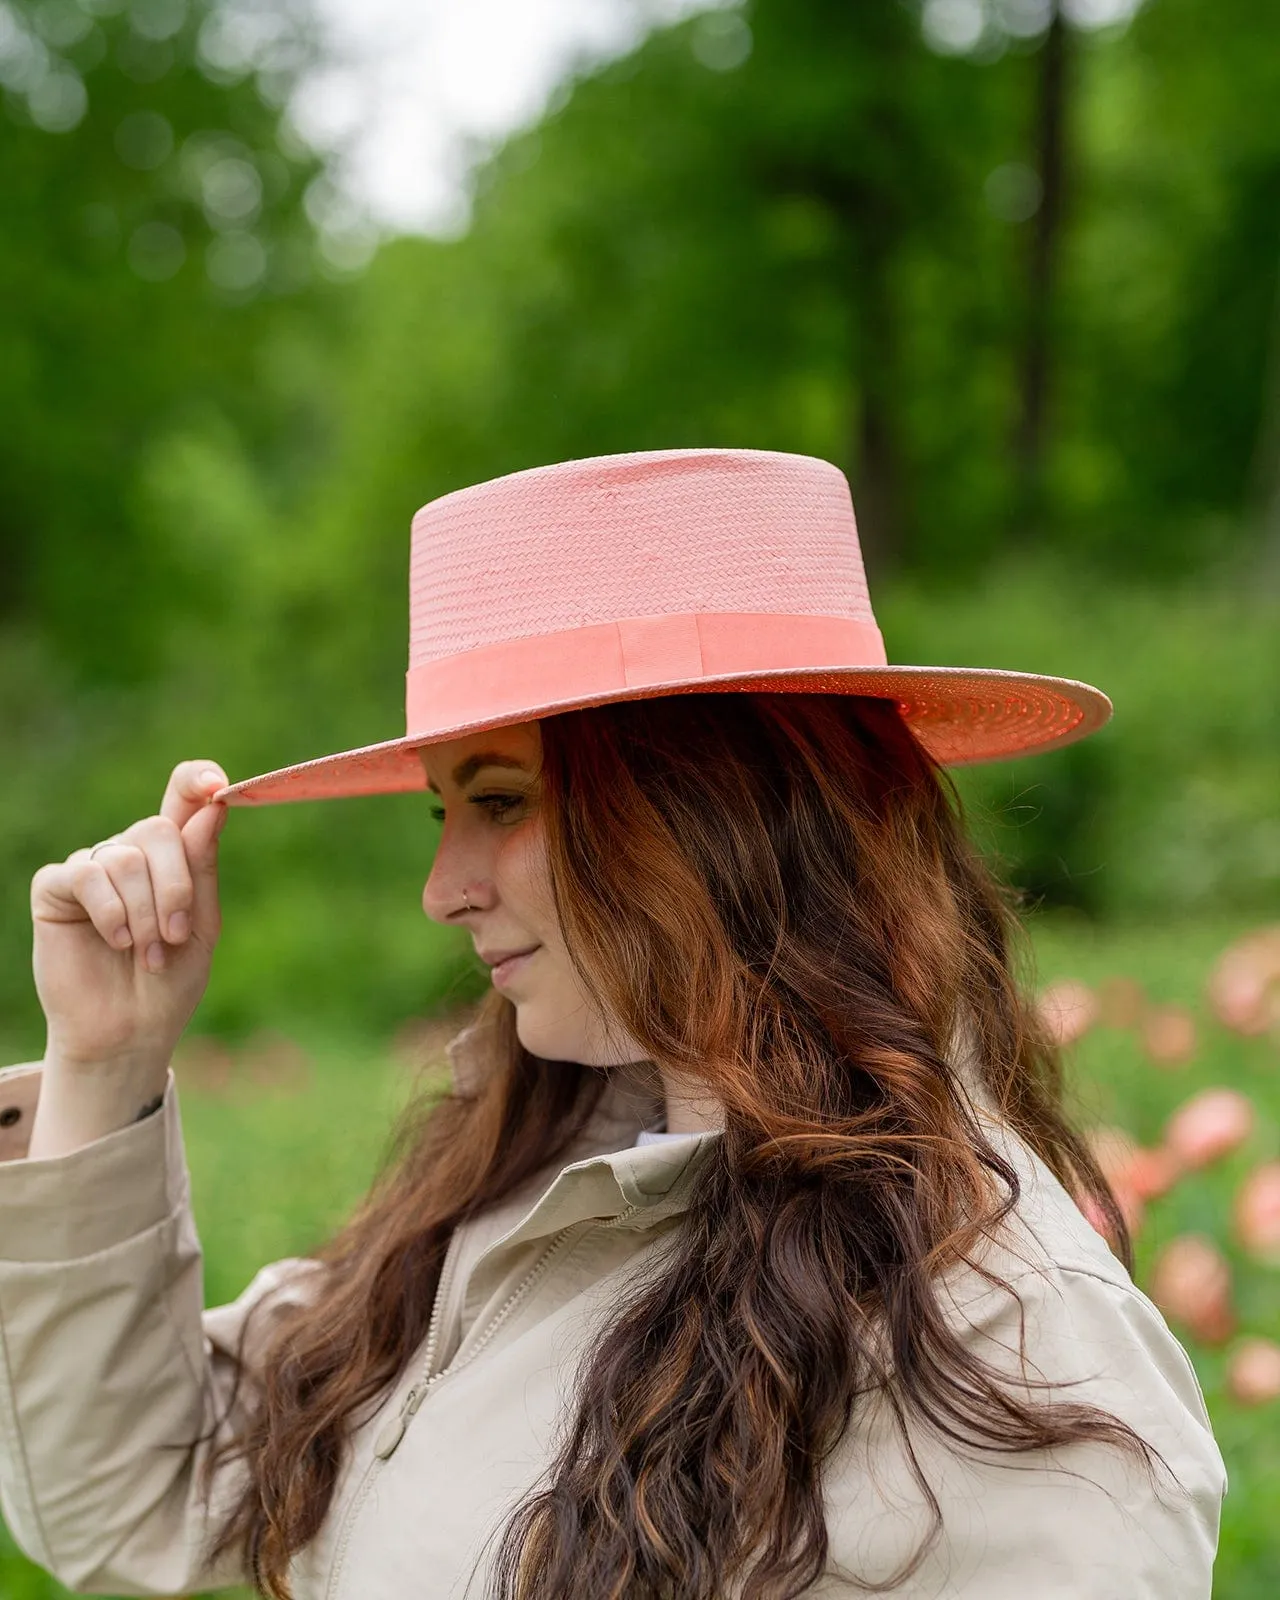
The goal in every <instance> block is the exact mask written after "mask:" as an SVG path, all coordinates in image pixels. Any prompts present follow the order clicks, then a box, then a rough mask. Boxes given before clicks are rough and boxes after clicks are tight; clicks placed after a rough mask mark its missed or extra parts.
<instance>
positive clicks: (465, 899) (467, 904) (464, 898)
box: [462, 889, 475, 911]
mask: <svg viewBox="0 0 1280 1600" xmlns="http://www.w3.org/2000/svg"><path fill="white" fill-rule="evenodd" d="M462 903H463V905H464V906H465V907H466V908H467V910H468V911H474V910H475V907H474V906H473V905H472V904H471V896H470V895H469V894H468V893H467V891H466V890H465V889H464V890H463V891H462Z"/></svg>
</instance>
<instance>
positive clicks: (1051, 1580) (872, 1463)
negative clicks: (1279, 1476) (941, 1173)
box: [815, 1128, 1226, 1600]
mask: <svg viewBox="0 0 1280 1600" xmlns="http://www.w3.org/2000/svg"><path fill="white" fill-rule="evenodd" d="M992 1137H993V1141H994V1142H996V1143H997V1144H998V1145H999V1146H1001V1147H1002V1148H1003V1151H1004V1153H1005V1154H1006V1155H1007V1156H1008V1158H1009V1160H1010V1162H1011V1164H1012V1165H1013V1167H1014V1169H1015V1171H1016V1172H1017V1174H1018V1180H1019V1186H1020V1193H1019V1196H1018V1200H1017V1203H1016V1205H1015V1206H1014V1209H1013V1211H1012V1213H1011V1215H1010V1216H1009V1217H1008V1218H1007V1219H1006V1220H1005V1222H1004V1223H1003V1224H1002V1225H1001V1226H1000V1227H999V1228H997V1229H995V1230H993V1232H992V1234H991V1235H990V1236H989V1237H987V1238H985V1239H984V1240H983V1241H982V1244H981V1247H980V1248H979V1249H978V1250H976V1251H974V1252H973V1255H972V1258H971V1259H970V1260H969V1261H967V1262H962V1263H959V1264H958V1265H956V1266H954V1267H952V1268H950V1269H948V1270H947V1271H946V1272H944V1273H943V1274H942V1275H941V1277H940V1279H939V1301H940V1307H941V1310H942V1313H943V1315H944V1317H945V1318H946V1320H947V1322H948V1324H949V1325H950V1327H951V1329H952V1331H953V1332H954V1333H955V1335H956V1337H957V1338H959V1340H960V1341H961V1342H962V1343H963V1345H964V1346H965V1348H966V1351H967V1352H968V1353H969V1354H970V1355H971V1356H974V1357H976V1358H977V1359H978V1360H979V1361H981V1362H982V1363H983V1364H984V1366H985V1367H986V1368H987V1369H988V1371H989V1372H991V1373H992V1375H993V1376H996V1377H997V1378H998V1380H999V1381H1000V1383H1001V1386H1002V1387H1005V1388H1006V1389H1007V1390H1008V1391H1010V1392H1011V1393H1012V1396H1013V1397H1014V1398H1015V1399H1016V1400H1018V1401H1019V1402H1020V1403H1021V1404H1023V1405H1028V1404H1029V1405H1032V1406H1040V1405H1055V1404H1076V1405H1080V1404H1084V1405H1089V1406H1094V1407H1097V1408H1099V1409H1100V1410H1102V1411H1105V1412H1107V1413H1109V1414H1110V1415H1111V1416H1112V1417H1115V1418H1118V1419H1119V1420H1120V1421H1121V1422H1123V1423H1126V1424H1127V1425H1128V1426H1129V1427H1130V1428H1131V1429H1133V1430H1134V1432H1136V1433H1137V1434H1138V1435H1139V1436H1140V1437H1141V1438H1142V1439H1143V1440H1145V1441H1146V1443H1147V1444H1148V1445H1150V1446H1152V1447H1153V1448H1154V1449H1155V1450H1156V1451H1157V1452H1158V1453H1159V1456H1160V1458H1161V1460H1162V1462H1163V1463H1164V1465H1163V1467H1162V1466H1161V1465H1160V1464H1159V1463H1157V1464H1156V1467H1155V1470H1154V1472H1152V1473H1149V1472H1148V1471H1147V1470H1146V1469H1145V1467H1144V1466H1143V1464H1142V1462H1141V1461H1140V1460H1139V1459H1137V1458H1136V1457H1135V1456H1134V1455H1132V1454H1130V1453H1127V1452H1123V1451H1121V1450H1119V1449H1118V1448H1116V1447H1114V1446H1107V1445H1104V1444H1101V1443H1093V1442H1090V1443H1080V1444H1077V1445H1072V1446H1070V1447H1069V1448H1064V1447H1057V1448H1055V1449H1053V1450H1042V1449H1036V1450H1032V1451H1027V1452H1020V1453H1017V1454H1010V1453H1008V1452H1004V1451H992V1450H987V1449H984V1448H982V1447H980V1446H978V1445H965V1444H963V1443H961V1442H959V1441H958V1439H957V1438H956V1437H955V1436H953V1435H950V1434H949V1433H948V1432H946V1431H944V1430H942V1429H940V1428H937V1427H933V1426H930V1425H926V1424H925V1423H924V1422H923V1421H922V1419H921V1418H920V1417H919V1416H918V1415H916V1414H915V1413H914V1412H911V1411H908V1412H907V1413H906V1414H905V1416H902V1417H899V1416H898V1414H897V1413H896V1410H895V1408H894V1407H893V1406H892V1405H890V1404H887V1403H884V1402H883V1401H882V1400H880V1399H877V1400H875V1401H874V1402H872V1403H870V1404H869V1405H868V1406H867V1407H866V1409H865V1411H864V1412H863V1414H862V1417H861V1422H860V1425H859V1426H857V1427H855V1428H854V1429H852V1430H851V1431H850V1434H849V1436H848V1437H847V1438H846V1439H845V1440H844V1441H842V1444H841V1447H840V1449H839V1450H838V1451H837V1453H836V1455H835V1458H834V1460H833V1462H832V1464H831V1468H830V1473H829V1477H828V1479H827V1486H826V1499H827V1507H828V1523H829V1528H830V1532H831V1551H832V1560H833V1570H834V1571H836V1572H840V1573H842V1574H848V1573H856V1574H858V1575H860V1576H861V1577H862V1578H863V1579H872V1580H875V1581H880V1582H885V1583H889V1584H892V1582H893V1574H895V1573H897V1572H900V1571H901V1568H902V1565H903V1563H904V1562H905V1561H907V1560H908V1559H909V1558H910V1556H911V1554H912V1552H913V1551H915V1550H917V1549H919V1548H920V1546H921V1545H922V1543H923V1544H924V1545H925V1547H926V1550H925V1554H924V1556H923V1558H922V1563H921V1565H920V1566H919V1567H918V1568H917V1569H916V1571H915V1574H914V1576H913V1578H912V1580H911V1582H910V1583H909V1584H908V1585H906V1586H905V1589H904V1590H903V1591H902V1592H907V1591H909V1592H910V1593H912V1594H919V1595H921V1596H922V1597H923V1596H929V1597H931V1600H932V1597H938V1600H941V1597H944V1596H945V1597H947V1600H1023V1597H1024V1596H1025V1595H1027V1594H1032V1593H1034V1594H1035V1595H1036V1596H1037V1597H1038V1600H1079V1597H1080V1596H1083V1595H1088V1596H1089V1597H1090V1600H1207V1596H1208V1595H1209V1592H1210V1586H1211V1572H1212V1566H1213V1558H1214V1552H1215V1549H1216V1545H1217V1532H1218V1519H1219V1515H1220V1509H1221V1502H1222V1496H1223V1493H1224V1491H1225V1487H1226V1477H1225V1472H1224V1469H1223V1465H1222V1458H1221V1455H1220V1454H1219V1451H1218V1447H1217V1445H1216V1443H1215V1442H1214V1438H1213V1434H1212V1430H1211V1428H1210V1424H1209V1418H1208V1415H1207V1413H1206V1411H1205V1406H1204V1399H1203V1396H1202V1394H1201V1391H1200V1385H1199V1382H1198V1381H1197V1378H1196V1375H1195V1371H1194V1369H1193V1368H1192V1366H1191V1362H1190V1360H1189V1359H1188V1357H1187V1355H1186V1353H1185V1351H1184V1350H1183V1349H1182V1347H1181V1345H1180V1344H1179V1343H1178V1341H1177V1340H1176V1339H1175V1338H1174V1336H1173V1334H1172V1333H1171V1332H1170V1330H1169V1329H1168V1327H1167V1326H1166V1325H1165V1322H1164V1319H1163V1318H1162V1317H1161V1315H1160V1312H1159V1311H1158V1310H1157V1308H1156V1307H1155V1306H1154V1305H1153V1304H1152V1303H1151V1301H1150V1300H1149V1299H1148V1298H1147V1297H1146V1295H1144V1294H1143V1293H1142V1291H1141V1290H1140V1289H1139V1288H1138V1287H1137V1286H1136V1285H1135V1284H1134V1282H1133V1280H1132V1278H1131V1277H1130V1276H1129V1274H1128V1273H1127V1272H1126V1270H1125V1268H1124V1266H1123V1264H1122V1263H1121V1262H1120V1261H1118V1260H1117V1259H1116V1258H1115V1256H1113V1255H1112V1253H1111V1251H1110V1250H1109V1248H1108V1247H1107V1245H1106V1243H1105V1242H1104V1241H1103V1240H1102V1239H1101V1238H1100V1237H1099V1236H1098V1235H1097V1234H1096V1233H1095V1232H1094V1231H1093V1229H1092V1228H1091V1227H1090V1225H1089V1223H1088V1222H1087V1221H1086V1220H1085V1218H1084V1216H1083V1215H1082V1214H1081V1213H1080V1211H1079V1210H1078V1208H1077V1207H1076V1205H1075V1203H1074V1202H1073V1201H1072V1199H1071V1197H1070V1195H1069V1194H1068V1193H1067V1192H1066V1190H1065V1189H1064V1188H1063V1187H1062V1185H1061V1184H1060V1183H1059V1182H1058V1180H1057V1178H1055V1177H1054V1175H1053V1173H1052V1172H1051V1171H1050V1170H1049V1169H1048V1167H1046V1166H1045V1164H1044V1163H1043V1162H1042V1161H1041V1160H1040V1159H1039V1158H1038V1157H1037V1156H1036V1155H1035V1153H1034V1152H1033V1151H1032V1150H1031V1149H1030V1148H1028V1147H1027V1146H1026V1145H1025V1144H1024V1143H1023V1141H1022V1140H1020V1139H1019V1138H1018V1137H1017V1135H1016V1134H1013V1133H1012V1132H1011V1131H1009V1130H1008V1129H1004V1128H998V1129H993V1130H992ZM903 1421H905V1422H906V1426H907V1436H908V1438H909V1440H910V1444H909V1446H908V1445H907V1444H906V1443H905V1442H904V1439H903V1436H902V1434H901V1431H900V1430H901V1423H902V1422H903ZM1166 1468H1167V1471H1166V1470H1165V1469H1166ZM917 1469H918V1470H919V1471H920V1472H921V1473H922V1474H923V1477H924V1479H925V1481H926V1482H927V1483H928V1486H929V1490H930V1492H931V1494H932V1495H933V1497H934V1501H935V1503H936V1506H937V1510H938V1513H939V1515H940V1517H941V1537H940V1538H939V1539H938V1540H937V1541H936V1542H935V1543H930V1542H929V1534H930V1529H931V1513H930V1505H929V1502H928V1501H927V1500H926V1499H925V1498H924V1496H923V1495H922V1493H921V1488H920V1483H919V1480H918V1479H917V1477H916V1476H915V1473H916V1470H917ZM849 1592H850V1591H849V1589H848V1586H847V1578H846V1577H842V1578H841V1579H840V1580H839V1581H836V1582H834V1583H833V1584H832V1585H831V1586H830V1587H829V1588H825V1589H824V1588H822V1587H821V1586H819V1588H818V1589H817V1590H816V1591H815V1593H817V1594H823V1595H825V1594H828V1593H830V1594H832V1595H837V1594H838V1595H841V1596H843V1595H845V1594H847V1593H849ZM895 1592H897V1591H895Z"/></svg>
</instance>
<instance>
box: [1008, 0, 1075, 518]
mask: <svg viewBox="0 0 1280 1600" xmlns="http://www.w3.org/2000/svg"><path fill="white" fill-rule="evenodd" d="M1068 54H1069V40H1068V33H1067V25H1066V22H1065V21H1064V19H1063V15H1062V9H1061V6H1060V5H1057V4H1055V5H1054V8H1053V20H1052V22H1051V23H1050V25H1049V31H1048V33H1047V34H1046V36H1045V41H1044V44H1043V45H1042V46H1041V49H1040V53H1039V57H1038V61H1039V69H1040V70H1039V76H1038V81H1037V94H1036V134H1035V142H1036V171H1037V174H1038V176H1039V178H1040V185H1041V195H1040V206H1039V209H1038V210H1037V211H1036V214H1035V217H1034V219H1033V223H1032V234H1031V244H1030V250H1029V252H1028V259H1027V311H1026V330H1025V335H1024V343H1023V351H1022V374H1021V383H1020V398H1021V404H1020V408H1019V414H1018V424H1017V431H1016V435H1015V439H1014V461H1015V464H1016V470H1017V475H1018V485H1017V487H1018V511H1019V516H1020V519H1021V520H1022V521H1023V522H1024V523H1025V522H1028V521H1029V522H1032V523H1035V522H1037V521H1038V520H1039V518H1040V516H1041V514H1042V511H1043V482H1044V458H1045V447H1046V442H1047V436H1048V421H1049V409H1050V401H1051V397H1052V396H1051V390H1052V373H1051V359H1050V343H1051V333H1052V322H1053V301H1054V293H1055V290H1056V288H1057V276H1058V270H1057V269H1058V253H1059V247H1060V243H1061V237H1062V219H1063V206H1064V191H1065V185H1066V132H1067V130H1066V122H1067V96H1068V72H1069V63H1068Z"/></svg>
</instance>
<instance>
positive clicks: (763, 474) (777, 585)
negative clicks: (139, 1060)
mask: <svg viewBox="0 0 1280 1600" xmlns="http://www.w3.org/2000/svg"><path fill="white" fill-rule="evenodd" d="M711 690H715V691H722V692H727V691H735V692H739V693H745V692H750V691H753V690H754V691H757V692H761V691H769V692H775V693H776V692H778V691H787V690H789V691H797V692H805V693H810V694H812V693H822V694H862V695H873V696H877V697H880V698H883V699H889V700H894V701H896V702H897V703H898V705H899V707H900V708H901V710H902V714H903V716H904V717H905V718H906V720H907V722H908V723H909V725H910V726H911V728H912V730H913V731H914V732H915V734H916V735H917V737H918V738H919V740H920V742H921V743H922V744H923V745H924V746H925V748H926V749H927V750H929V751H930V753H931V754H932V755H933V756H934V757H935V759H936V760H938V761H939V762H941V763H943V764H946V765H952V766H956V765H960V764H962V763H966V762H974V761H993V760H997V759H999V758H1000V757H1004V756H1014V755H1020V754H1023V753H1025V752H1028V751H1039V750H1052V749H1056V748H1057V747H1058V746H1060V745H1065V744H1070V743H1072V742H1073V741H1075V740H1076V739H1081V738H1083V737H1084V736H1085V735H1086V734H1088V733H1092V732H1093V731H1094V730H1095V729H1096V728H1100V727H1101V726H1102V725H1103V723H1104V722H1106V720H1107V718H1108V717H1109V716H1110V715H1111V702H1110V700H1108V699H1107V697H1106V695H1104V694H1102V693H1101V691H1100V690H1098V689H1094V688H1091V687H1090V686H1089V685H1088V684H1086V683H1077V682H1075V681H1074V680H1073V679H1070V678H1050V677H1043V676H1041V675H1039V674H1037V673H1029V672H1002V671H999V670H996V669H993V668H982V667H975V668H969V667H899V666H890V665H888V662H887V659H886V656H885V649H884V642H883V640H882V639H881V637H880V630H879V628H877V626H876V622H875V617H874V615H873V614H872V610H871V600H870V597H869V596H868V594H867V584H866V578H865V576H864V574H863V568H862V552H861V550H860V549H859V546H858V534H857V529H856V527H855V525H854V518H853V505H852V503H851V501H850V498H849V486H848V484H847V483H846V482H845V478H844V474H843V473H842V472H840V470H839V469H838V468H837V467H834V466H832V465H831V464H830V462H827V461H820V460H817V459H815V458H814V457H812V456H797V455H784V454H780V453H778V452H775V451H769V450H652V451H641V452H638V453H636V454H632V455H617V456H597V457H594V458H591V459H588V460H585V461H565V462H561V463H560V464H559V465H557V466H550V467H535V468H533V469H531V470H530V471H527V472H513V473H511V474H509V475H508V476H506V477H503V478H495V479H493V480H492V481H491V482H489V483H481V484H477V485H476V486H475V487H474V488H471V489H459V490H458V491H456V492H455V493H454V494H447V495H444V496H442V497H441V498H440V499H439V500H433V501H432V502H431V503H430V504H429V505H426V506H423V508H422V510H421V511H419V512H418V514H417V515H416V516H415V517H414V519H413V546H412V556H411V560H410V565H409V671H408V675H407V686H406V697H405V699H406V705H405V721H406V729H407V731H406V733H405V735H404V737H403V738H400V739H388V740H386V741H385V742H383V743H381V744H372V745H365V746H363V747H362V748H361V749H359V750H345V751H343V752H342V753H341V754H340V755H332V756H322V757H321V758H320V759H318V760H315V761H304V762H301V763H299V764H298V765H296V766H291V767H282V768H280V769H278V770H277V771H275V772H268V773H264V774H262V775H261V776H259V777H256V778H246V779H244V781H243V782H240V783H233V784H232V785H231V786H230V787H229V788H226V789H223V790H221V791H220V792H219V794H218V795H217V796H215V798H216V799H219V800H226V801H227V802H228V803H229V804H232V805H237V804H241V805H244V804H257V805H262V804H269V803H274V802H278V801H284V800H321V799H329V798H334V797H337V796H340V795H361V794H391V793H397V792H400V791H404V790H411V789H423V788H425V786H426V777H425V774H424V772H423V768H422V764H421V762H420V760H419V758H418V756H417V753H416V752H417V750H418V748H419V747H420V746H422V745H429V744H436V743H438V742H440V741H441V740H444V739H456V738H459V737H461V736H462V735H463V734H468V733H477V732H480V731H481V730H482V729H485V728H495V727H500V726H503V725H505V724H509V723H516V722H528V721H531V720H533V719H535V718H538V717H546V716H550V715H552V714H553V713H555V712H557V711H569V710H574V709H576V708H578V707H582V706H594V705H602V704H604V703H606V702H608V701H614V700H634V699H640V698H643V697H646V696H655V695H664V694H682V693H696V692H699V691H711Z"/></svg>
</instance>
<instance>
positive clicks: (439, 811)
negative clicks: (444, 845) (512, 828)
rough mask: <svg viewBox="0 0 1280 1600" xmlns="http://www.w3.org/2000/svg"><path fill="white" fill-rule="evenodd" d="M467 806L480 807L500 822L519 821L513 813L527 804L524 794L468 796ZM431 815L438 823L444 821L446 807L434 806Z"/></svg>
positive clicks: (431, 807)
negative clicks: (506, 820)
mask: <svg viewBox="0 0 1280 1600" xmlns="http://www.w3.org/2000/svg"><path fill="white" fill-rule="evenodd" d="M467 804H468V805H470V806H479V807H480V808H481V810H482V811H484V812H486V813H487V814H488V816H489V817H490V819H491V820H493V821H495V822H500V821H502V820H503V819H509V820H512V821H516V820H518V818H517V817H515V816H513V813H515V812H518V811H519V810H520V809H521V808H522V807H523V806H524V804H525V796H524V795H522V794H472V795H468V796H467ZM428 809H429V812H430V815H431V816H432V817H433V818H434V820H435V821H436V822H443V821H444V807H443V806H441V805H433V806H430V807H429V808H428Z"/></svg>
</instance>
